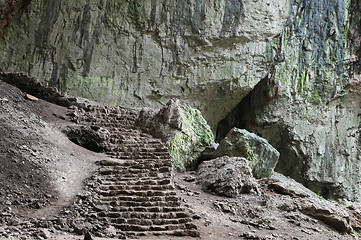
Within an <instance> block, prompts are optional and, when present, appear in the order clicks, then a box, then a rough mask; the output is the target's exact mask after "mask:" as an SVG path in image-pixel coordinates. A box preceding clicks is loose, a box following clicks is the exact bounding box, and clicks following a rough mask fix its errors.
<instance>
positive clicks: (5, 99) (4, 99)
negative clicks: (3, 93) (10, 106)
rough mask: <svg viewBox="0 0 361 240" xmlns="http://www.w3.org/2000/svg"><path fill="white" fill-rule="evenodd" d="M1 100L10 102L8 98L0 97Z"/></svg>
mask: <svg viewBox="0 0 361 240" xmlns="http://www.w3.org/2000/svg"><path fill="white" fill-rule="evenodd" d="M0 102H9V100H8V99H7V98H0Z"/></svg>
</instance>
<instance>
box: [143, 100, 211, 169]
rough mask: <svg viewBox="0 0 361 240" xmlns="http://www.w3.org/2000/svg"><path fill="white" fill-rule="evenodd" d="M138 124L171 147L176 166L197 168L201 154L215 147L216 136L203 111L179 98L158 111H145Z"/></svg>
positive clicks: (144, 109)
mask: <svg viewBox="0 0 361 240" xmlns="http://www.w3.org/2000/svg"><path fill="white" fill-rule="evenodd" d="M137 125H138V126H139V127H140V128H142V129H143V130H144V131H146V132H148V133H150V134H152V135H153V136H155V137H159V138H161V139H162V140H163V141H164V142H166V143H167V145H168V150H169V153H170V155H171V156H172V157H173V159H174V164H175V166H176V167H179V168H181V169H183V170H186V169H194V168H195V167H196V165H197V159H198V158H199V157H200V155H201V154H202V152H203V151H204V150H205V149H206V148H209V147H212V146H213V145H214V136H213V133H212V130H211V128H210V127H209V126H208V124H207V121H206V120H205V119H204V118H203V116H202V114H201V112H200V111H199V110H197V109H194V108H192V107H190V105H188V104H186V103H184V102H182V101H180V100H179V99H171V100H170V101H169V102H168V103H167V105H166V106H165V107H164V108H162V109H161V110H159V111H154V110H151V109H149V108H143V109H142V111H141V112H140V114H139V118H138V121H137Z"/></svg>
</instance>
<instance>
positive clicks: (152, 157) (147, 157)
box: [106, 152, 171, 160]
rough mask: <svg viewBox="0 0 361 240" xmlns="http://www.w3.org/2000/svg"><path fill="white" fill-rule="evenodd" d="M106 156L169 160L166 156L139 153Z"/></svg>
mask: <svg viewBox="0 0 361 240" xmlns="http://www.w3.org/2000/svg"><path fill="white" fill-rule="evenodd" d="M106 154H107V155H109V156H113V157H115V158H118V159H134V160H137V159H153V160H156V159H171V157H170V155H169V154H168V153H167V154H139V153H136V152H135V153H124V152H106Z"/></svg>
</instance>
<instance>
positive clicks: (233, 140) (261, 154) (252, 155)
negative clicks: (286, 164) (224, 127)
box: [213, 128, 280, 178]
mask: <svg viewBox="0 0 361 240" xmlns="http://www.w3.org/2000/svg"><path fill="white" fill-rule="evenodd" d="M221 156H230V157H244V158H246V159H247V160H248V161H249V165H250V166H251V168H252V172H253V175H254V176H255V177H256V178H263V177H269V176H271V175H272V174H273V170H274V168H275V167H276V164H277V161H278V158H279V156H280V154H279V152H278V151H277V150H276V149H275V148H274V147H272V145H271V144H269V143H268V142H267V140H265V139H263V138H261V137H259V136H257V135H256V134H254V133H250V132H248V131H247V130H244V129H238V128H233V129H232V130H231V131H229V133H228V134H227V136H226V137H225V138H224V139H223V140H222V141H221V142H220V144H219V146H218V148H217V149H216V151H215V152H214V154H213V157H221Z"/></svg>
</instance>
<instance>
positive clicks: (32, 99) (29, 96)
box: [26, 94, 39, 101]
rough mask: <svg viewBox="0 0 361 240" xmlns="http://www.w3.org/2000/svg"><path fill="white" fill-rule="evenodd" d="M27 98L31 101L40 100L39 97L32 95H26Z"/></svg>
mask: <svg viewBox="0 0 361 240" xmlns="http://www.w3.org/2000/svg"><path fill="white" fill-rule="evenodd" d="M26 98H27V99H29V100H31V101H39V99H38V98H37V97H34V96H33V95H30V94H26Z"/></svg>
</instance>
